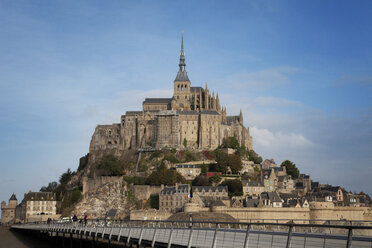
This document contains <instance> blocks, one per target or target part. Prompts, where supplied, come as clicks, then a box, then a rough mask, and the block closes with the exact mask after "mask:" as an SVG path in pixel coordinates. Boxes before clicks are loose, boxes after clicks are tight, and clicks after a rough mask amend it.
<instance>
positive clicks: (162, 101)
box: [143, 98, 172, 104]
mask: <svg viewBox="0 0 372 248" xmlns="http://www.w3.org/2000/svg"><path fill="white" fill-rule="evenodd" d="M171 101H172V98H145V101H143V104H145V103H146V104H168V103H170V102H171Z"/></svg>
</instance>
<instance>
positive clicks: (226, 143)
mask: <svg viewBox="0 0 372 248" xmlns="http://www.w3.org/2000/svg"><path fill="white" fill-rule="evenodd" d="M222 147H224V148H232V149H238V148H239V142H238V140H237V139H236V138H235V137H227V138H224V139H223V140H222Z"/></svg>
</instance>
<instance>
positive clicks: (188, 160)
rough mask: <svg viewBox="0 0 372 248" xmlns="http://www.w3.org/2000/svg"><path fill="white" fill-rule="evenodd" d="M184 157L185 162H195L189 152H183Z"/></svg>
mask: <svg viewBox="0 0 372 248" xmlns="http://www.w3.org/2000/svg"><path fill="white" fill-rule="evenodd" d="M185 155H186V158H185V162H190V161H195V157H194V155H192V153H191V152H190V151H185Z"/></svg>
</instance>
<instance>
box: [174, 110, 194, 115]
mask: <svg viewBox="0 0 372 248" xmlns="http://www.w3.org/2000/svg"><path fill="white" fill-rule="evenodd" d="M177 113H178V114H180V115H199V113H198V112H197V111H193V110H181V111H177Z"/></svg>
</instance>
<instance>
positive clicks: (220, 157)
mask: <svg viewBox="0 0 372 248" xmlns="http://www.w3.org/2000/svg"><path fill="white" fill-rule="evenodd" d="M214 153H215V157H216V162H217V165H216V171H218V172H222V173H226V171H227V167H228V166H229V156H228V155H227V153H225V152H224V151H222V150H221V149H216V150H215V151H214Z"/></svg>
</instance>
